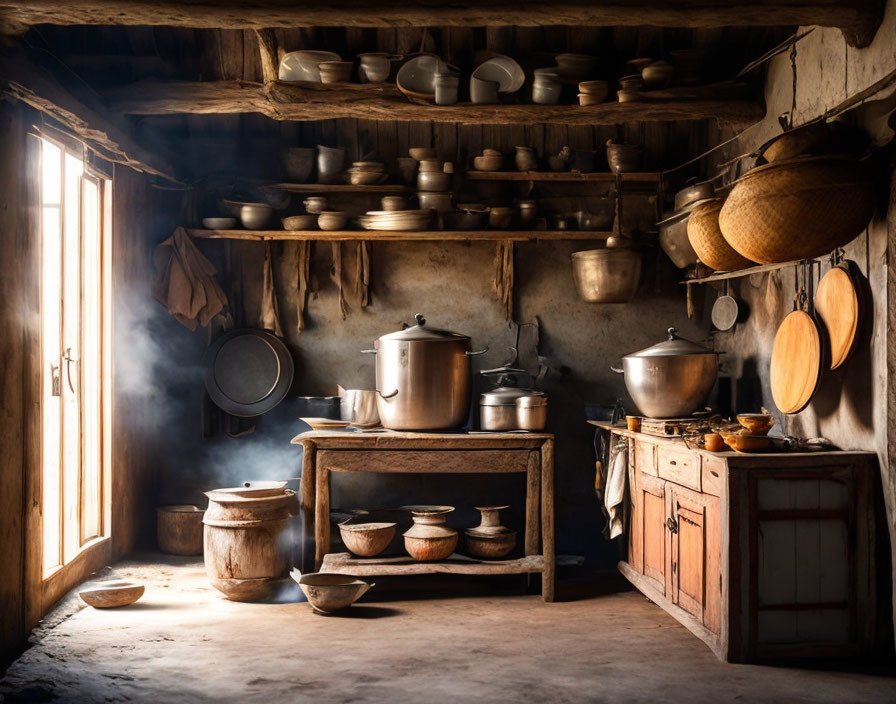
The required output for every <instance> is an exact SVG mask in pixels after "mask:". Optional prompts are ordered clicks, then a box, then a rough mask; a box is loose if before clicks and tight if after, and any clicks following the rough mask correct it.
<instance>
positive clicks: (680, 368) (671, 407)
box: [613, 328, 719, 418]
mask: <svg viewBox="0 0 896 704" xmlns="http://www.w3.org/2000/svg"><path fill="white" fill-rule="evenodd" d="M622 364H623V368H624V371H625V386H626V388H627V389H628V392H629V394H630V395H631V397H632V400H633V401H634V402H635V405H636V406H637V407H638V410H640V411H641V413H643V414H644V415H645V416H648V417H650V418H680V417H682V416H686V415H689V414H691V413H693V412H694V411H696V410H697V409H698V408H700V406H701V405H703V403H704V402H705V401H706V398H707V396H709V392H710V391H712V387H713V384H715V382H716V376H717V375H718V371H719V356H718V353H717V352H713V351H712V350H711V349H708V348H706V347H703V346H701V345H698V344H697V343H695V342H690V341H689V340H685V339H683V338H681V337H679V336H678V334H677V332H676V330H675V328H669V339H668V340H666V341H664V342H660V343H659V344H656V345H653V346H652V347H648V348H647V349H643V350H641V351H639V352H633V353H632V354H629V355H626V356H625V357H623V358H622ZM613 371H614V372H617V373H620V374H621V373H622V372H623V369H616V368H613Z"/></svg>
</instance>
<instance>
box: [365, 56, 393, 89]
mask: <svg viewBox="0 0 896 704" xmlns="http://www.w3.org/2000/svg"><path fill="white" fill-rule="evenodd" d="M391 70H392V61H391V59H390V58H389V54H386V53H384V52H379V51H375V52H371V53H368V54H358V77H359V78H360V79H361V82H362V83H382V82H383V81H385V80H386V79H387V78H389V72H390V71H391Z"/></svg>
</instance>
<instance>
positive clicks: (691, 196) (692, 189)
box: [675, 179, 715, 212]
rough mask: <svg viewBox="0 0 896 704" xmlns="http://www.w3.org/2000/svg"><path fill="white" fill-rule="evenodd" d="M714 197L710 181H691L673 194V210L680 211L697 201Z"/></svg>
mask: <svg viewBox="0 0 896 704" xmlns="http://www.w3.org/2000/svg"><path fill="white" fill-rule="evenodd" d="M713 196H715V189H714V188H713V185H712V181H703V182H697V180H696V179H691V180H689V181H688V182H687V184H686V185H685V187H684V188H682V189H681V190H680V191H678V192H677V193H676V194H675V210H677V211H679V212H680V211H682V210H684V209H685V208H687V207H688V206H689V205H691V204H692V203H696V202H697V201H698V200H706V199H707V198H712V197H713Z"/></svg>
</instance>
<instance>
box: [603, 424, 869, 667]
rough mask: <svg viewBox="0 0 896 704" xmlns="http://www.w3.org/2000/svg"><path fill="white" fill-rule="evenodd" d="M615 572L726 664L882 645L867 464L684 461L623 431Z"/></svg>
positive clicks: (814, 456)
mask: <svg viewBox="0 0 896 704" xmlns="http://www.w3.org/2000/svg"><path fill="white" fill-rule="evenodd" d="M613 432H615V433H617V434H619V435H623V436H625V437H627V438H628V439H629V458H630V463H629V465H630V466H629V490H630V491H629V515H628V525H627V531H628V541H627V544H628V557H627V559H626V560H625V561H623V562H620V564H619V568H620V570H621V571H622V573H623V574H624V575H625V576H626V577H627V578H628V579H629V580H630V581H631V582H632V583H633V584H634V585H635V586H636V587H637V588H638V589H640V590H641V591H642V592H643V593H644V594H645V595H647V596H648V597H650V599H652V600H653V601H654V602H656V603H657V604H658V605H659V606H661V607H662V608H663V609H665V610H666V611H668V612H669V613H670V614H671V615H672V616H674V617H675V618H677V619H678V620H679V621H680V622H681V623H682V624H683V625H684V626H686V627H687V628H688V629H689V630H691V631H692V632H693V633H694V634H696V635H697V636H699V637H700V638H701V639H702V640H703V641H704V642H705V643H706V644H707V645H709V647H710V648H712V650H713V651H714V652H715V653H716V654H717V655H718V656H719V657H720V658H722V659H724V660H728V661H731V662H749V661H753V660H761V659H778V658H786V657H812V656H830V655H836V656H843V655H859V654H864V653H868V652H871V651H873V650H874V649H875V648H876V647H877V645H878V638H879V634H878V632H877V630H878V625H877V624H878V623H883V620H882V619H878V618H877V614H876V603H877V601H878V580H877V575H876V571H875V559H874V558H875V550H876V544H875V535H876V531H877V528H876V520H877V519H876V515H875V507H876V503H875V495H874V487H875V486H876V481H875V476H874V472H875V471H876V458H875V456H874V455H873V454H871V453H860V452H823V453H811V454H797V453H774V454H761V455H759V454H757V455H742V454H735V453H717V454H714V453H709V452H705V451H702V450H690V449H688V448H687V447H686V446H685V445H684V444H683V443H682V442H681V441H680V440H677V439H671V438H656V437H651V436H647V435H643V434H640V433H630V432H629V431H627V430H621V429H613Z"/></svg>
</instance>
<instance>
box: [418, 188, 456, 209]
mask: <svg viewBox="0 0 896 704" xmlns="http://www.w3.org/2000/svg"><path fill="white" fill-rule="evenodd" d="M417 199H418V200H419V201H420V208H421V209H423V210H435V211H436V212H437V213H447V212H448V211H449V210H451V193H429V192H426V191H420V192H419V193H417Z"/></svg>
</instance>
